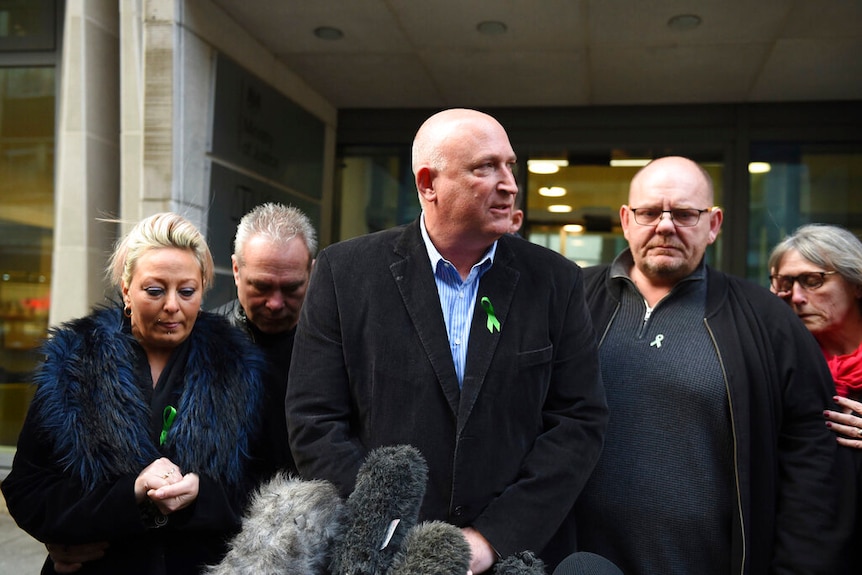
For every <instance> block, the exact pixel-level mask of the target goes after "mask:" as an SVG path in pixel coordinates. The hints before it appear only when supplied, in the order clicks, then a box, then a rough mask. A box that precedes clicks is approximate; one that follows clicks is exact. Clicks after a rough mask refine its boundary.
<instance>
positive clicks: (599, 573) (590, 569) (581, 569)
mask: <svg viewBox="0 0 862 575" xmlns="http://www.w3.org/2000/svg"><path fill="white" fill-rule="evenodd" d="M553 575H623V572H622V571H620V568H619V567H617V566H616V565H614V564H613V563H611V562H610V561H608V560H607V559H605V558H604V557H602V556H601V555H596V554H595V553H589V552H587V551H579V552H578V553H572V554H571V555H569V556H568V557H566V558H565V559H563V561H562V562H561V563H560V564H559V565H557V568H556V569H554V574H553Z"/></svg>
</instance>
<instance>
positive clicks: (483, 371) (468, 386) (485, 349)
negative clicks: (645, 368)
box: [458, 239, 520, 433]
mask: <svg viewBox="0 0 862 575" xmlns="http://www.w3.org/2000/svg"><path fill="white" fill-rule="evenodd" d="M511 261H512V252H511V251H510V250H509V247H508V244H507V243H506V242H505V241H504V240H503V239H501V240H500V241H499V242H498V244H497V253H496V255H495V257H494V265H492V266H491V267H490V268H489V269H488V271H487V272H485V274H484V275H483V276H482V279H481V280H479V291H478V292H477V293H476V306H475V308H474V309H473V323H472V325H471V326H470V344H469V347H468V348H467V365H466V368H465V372H464V383H463V386H462V389H461V403H460V405H459V408H458V431H459V433H460V431H461V430H462V429H463V427H464V425H465V424H466V422H467V418H468V417H469V415H470V412H471V411H472V410H473V405H474V404H475V403H476V398H477V397H478V396H479V392H480V391H481V389H482V385H483V384H484V382H485V376H486V375H487V374H488V369H489V368H490V366H491V360H492V358H493V357H494V353H495V352H496V351H497V345H498V344H499V342H500V337H501V335H502V333H503V331H504V330H505V329H506V318H507V317H508V316H509V313H510V311H511V309H512V300H513V298H514V295H515V287H516V286H517V285H518V278H519V277H520V272H518V270H516V269H515V268H513V267H510V265H509V264H510V262H511ZM483 297H487V298H488V300H489V301H490V303H491V305H492V306H493V307H494V315H495V316H496V318H497V320H498V321H499V322H500V329H499V331H498V330H497V329H493V332H492V330H489V329H488V313H487V312H486V311H485V309H484V308H483V307H482V298H483Z"/></svg>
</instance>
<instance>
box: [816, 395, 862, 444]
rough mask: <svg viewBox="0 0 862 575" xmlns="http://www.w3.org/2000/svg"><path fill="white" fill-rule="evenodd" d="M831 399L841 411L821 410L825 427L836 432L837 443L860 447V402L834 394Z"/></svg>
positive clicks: (861, 420)
mask: <svg viewBox="0 0 862 575" xmlns="http://www.w3.org/2000/svg"><path fill="white" fill-rule="evenodd" d="M832 400H833V401H834V402H835V403H837V404H838V406H839V407H840V408H841V411H831V410H827V411H824V412H823V417H825V418H826V427H828V428H829V429H831V430H832V431H834V432H835V433H836V434H837V437H838V443H840V444H841V445H845V446H847V447H853V448H856V449H862V417H860V416H859V415H857V414H862V403H859V402H858V401H853V400H852V399H847V398H846V397H840V396H837V395H836V396H835V397H833V398H832Z"/></svg>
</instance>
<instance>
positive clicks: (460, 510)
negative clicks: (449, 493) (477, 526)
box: [453, 505, 464, 517]
mask: <svg viewBox="0 0 862 575" xmlns="http://www.w3.org/2000/svg"><path fill="white" fill-rule="evenodd" d="M453 513H454V515H455V517H461V516H462V515H464V508H463V507H461V506H460V505H456V506H455V509H454V510H453Z"/></svg>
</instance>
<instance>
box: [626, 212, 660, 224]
mask: <svg viewBox="0 0 862 575" xmlns="http://www.w3.org/2000/svg"><path fill="white" fill-rule="evenodd" d="M632 211H633V212H634V214H635V221H636V222H637V223H639V224H640V225H642V226H649V225H652V224H654V223H656V221H657V220H658V219H659V218H660V217H661V210H659V209H656V208H637V209H636V210H632Z"/></svg>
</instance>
